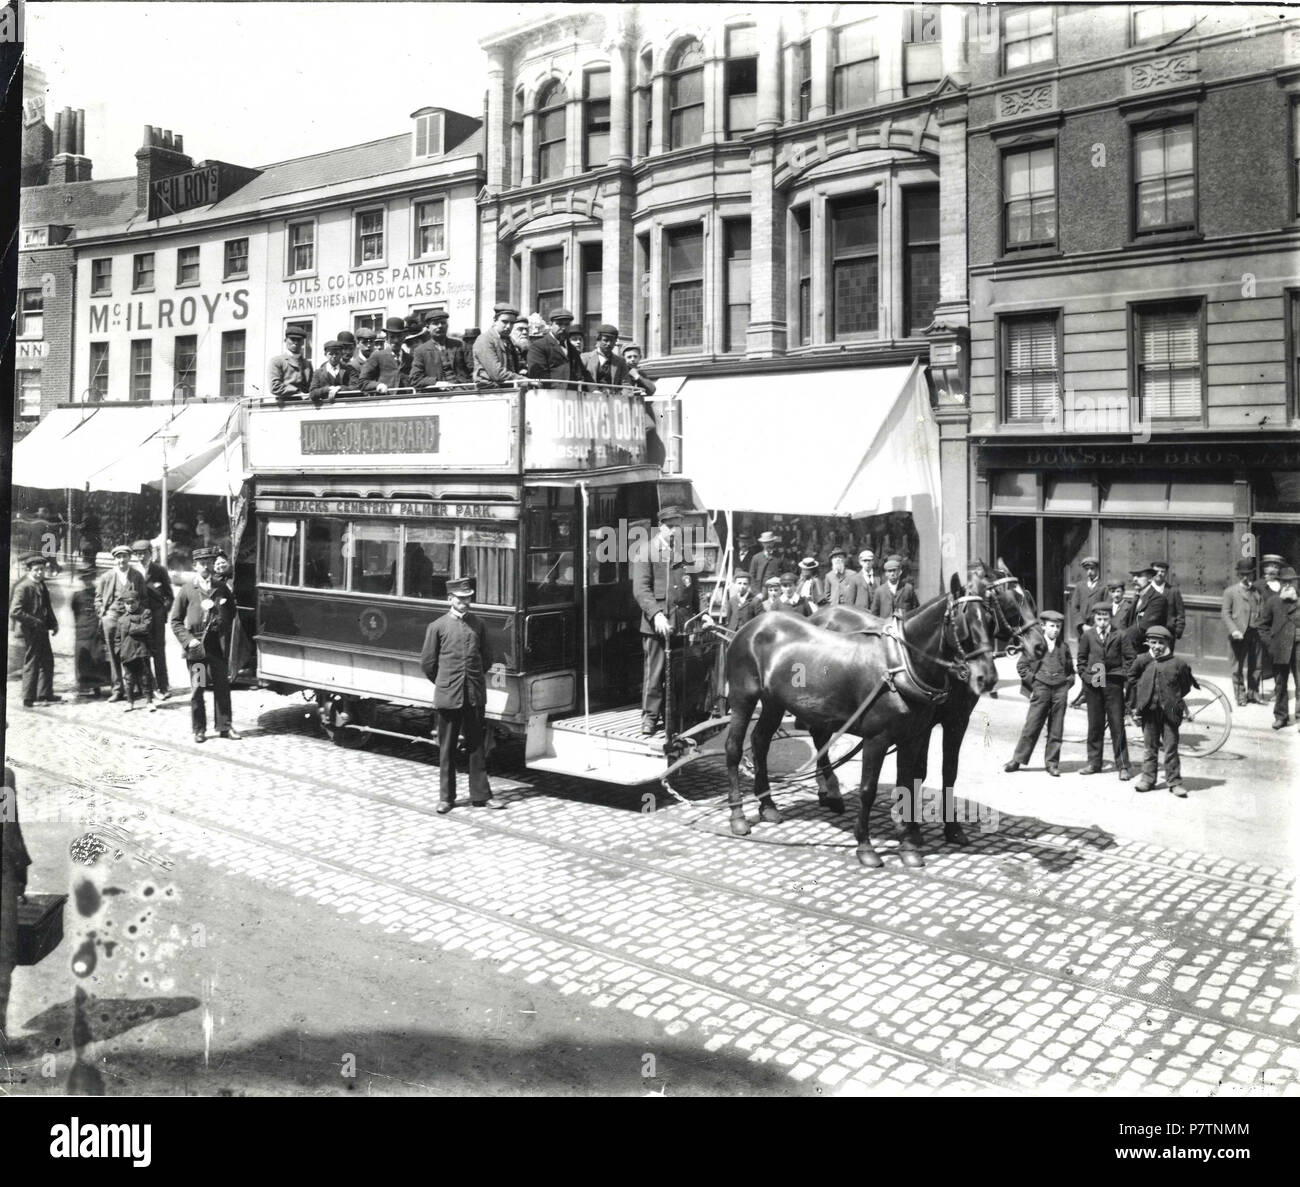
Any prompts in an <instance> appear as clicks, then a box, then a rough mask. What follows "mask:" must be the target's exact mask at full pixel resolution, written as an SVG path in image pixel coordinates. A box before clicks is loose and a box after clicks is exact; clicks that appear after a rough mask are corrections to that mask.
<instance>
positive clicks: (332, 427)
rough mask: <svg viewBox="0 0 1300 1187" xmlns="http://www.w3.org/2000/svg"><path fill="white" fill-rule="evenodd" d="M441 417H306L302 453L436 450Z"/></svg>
mask: <svg viewBox="0 0 1300 1187" xmlns="http://www.w3.org/2000/svg"><path fill="white" fill-rule="evenodd" d="M438 419H439V418H438V417H436V416H388V417H384V418H382V419H374V420H304V421H303V422H302V452H303V453H304V454H321V453H325V454H334V453H437V452H438Z"/></svg>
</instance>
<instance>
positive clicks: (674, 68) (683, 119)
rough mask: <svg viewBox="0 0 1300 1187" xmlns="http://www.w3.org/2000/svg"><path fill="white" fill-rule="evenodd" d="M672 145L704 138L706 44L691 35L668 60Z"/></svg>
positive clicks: (669, 144)
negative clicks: (703, 44)
mask: <svg viewBox="0 0 1300 1187" xmlns="http://www.w3.org/2000/svg"><path fill="white" fill-rule="evenodd" d="M668 113H669V114H668V138H669V139H668V147H669V148H688V147H689V146H690V145H692V144H699V143H700V141H701V140H703V139H704V46H702V45H701V44H700V43H699V42H698V41H697V40H695V39H694V38H691V40H689V41H684V42H682V43H681V45H679V46H678V47H677V49H676V51H675V52H674V53H673V56H672V57H671V58H670V59H669V62H668Z"/></svg>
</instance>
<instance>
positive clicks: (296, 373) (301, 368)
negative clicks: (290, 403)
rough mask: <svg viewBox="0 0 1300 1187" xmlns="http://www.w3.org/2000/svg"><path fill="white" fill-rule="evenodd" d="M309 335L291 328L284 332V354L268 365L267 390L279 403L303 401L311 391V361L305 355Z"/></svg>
mask: <svg viewBox="0 0 1300 1187" xmlns="http://www.w3.org/2000/svg"><path fill="white" fill-rule="evenodd" d="M306 337H307V335H306V334H304V333H303V332H302V331H301V330H298V329H294V328H293V327H290V328H289V329H287V330H286V331H285V332H284V353H283V354H277V355H276V356H275V357H274V358H273V359H271V361H270V363H268V364H267V368H266V370H267V376H266V379H267V388H268V390H269V391H270V393H271V395H273V396H274V397H275V398H276V399H277V400H278V401H280V402H281V403H283V402H284V401H285V400H301V399H302V398H303V397H304V396H305V395H307V393H308V392H309V391H310V390H311V360H310V359H308V358H307V357H306V355H305V354H304V353H303V342H304V341H305V339H306Z"/></svg>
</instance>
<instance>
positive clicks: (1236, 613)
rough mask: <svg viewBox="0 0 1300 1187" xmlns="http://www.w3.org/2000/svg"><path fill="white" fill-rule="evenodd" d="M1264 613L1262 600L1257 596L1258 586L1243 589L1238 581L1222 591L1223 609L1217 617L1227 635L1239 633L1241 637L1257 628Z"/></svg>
mask: <svg viewBox="0 0 1300 1187" xmlns="http://www.w3.org/2000/svg"><path fill="white" fill-rule="evenodd" d="M1263 612H1264V599H1263V598H1261V597H1260V595H1259V586H1257V585H1252V586H1251V587H1250V589H1245V588H1244V587H1243V586H1242V584H1241V582H1240V581H1237V582H1235V583H1234V584H1232V585H1230V586H1228V588H1227V589H1225V590H1224V591H1223V607H1222V609H1221V610H1220V612H1219V617H1220V618H1222V619H1223V625H1224V626H1225V627H1226V628H1227V630H1228V633H1229V634H1231V633H1232V632H1233V631H1239V632H1240V633H1241V634H1242V635H1245V633H1246V632H1247V631H1248V630H1250V628H1251V627H1257V626H1259V620H1260V617H1261V615H1262V614H1263Z"/></svg>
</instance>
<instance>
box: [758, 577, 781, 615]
mask: <svg viewBox="0 0 1300 1187" xmlns="http://www.w3.org/2000/svg"><path fill="white" fill-rule="evenodd" d="M781 608H782V604H781V578H780V577H769V578H768V579H767V580H766V581H765V582H764V583H763V600H762V601H761V602H759V604H758V610H759V613H760V614H763V613H767V612H769V611H772V610H780V609H781Z"/></svg>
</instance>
